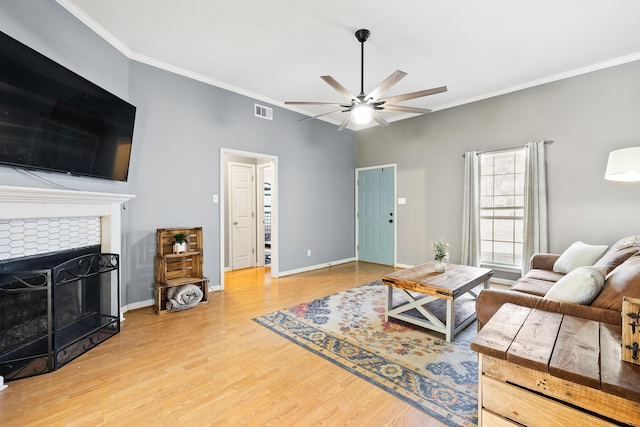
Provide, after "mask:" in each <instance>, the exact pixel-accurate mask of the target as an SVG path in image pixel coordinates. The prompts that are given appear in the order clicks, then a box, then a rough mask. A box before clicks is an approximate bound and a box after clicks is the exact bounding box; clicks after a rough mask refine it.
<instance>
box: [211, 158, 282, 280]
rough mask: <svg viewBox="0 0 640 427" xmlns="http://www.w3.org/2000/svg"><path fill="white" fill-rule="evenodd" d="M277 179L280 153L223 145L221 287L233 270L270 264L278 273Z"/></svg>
mask: <svg viewBox="0 0 640 427" xmlns="http://www.w3.org/2000/svg"><path fill="white" fill-rule="evenodd" d="M277 182H278V157H277V156H272V155H268V154H262V153H253V152H247V151H239V150H233V149H226V148H221V150H220V203H221V205H220V233H221V236H220V287H221V289H224V275H225V272H227V271H231V270H238V269H246V268H258V267H265V266H270V274H271V277H274V278H275V277H278V197H277ZM266 184H268V188H269V190H268V192H267V191H265V188H266V187H267V185H266ZM267 256H268V258H267ZM267 260H268V262H267Z"/></svg>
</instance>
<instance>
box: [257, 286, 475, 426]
mask: <svg viewBox="0 0 640 427" xmlns="http://www.w3.org/2000/svg"><path fill="white" fill-rule="evenodd" d="M386 292H387V286H386V285H384V284H383V283H381V282H373V283H369V284H366V285H362V286H359V287H356V288H353V289H349V290H346V291H342V292H338V293H336V294H333V295H329V296H326V297H323V298H319V299H317V300H313V301H310V302H306V303H303V304H299V305H296V306H294V307H289V308H286V309H284V310H279V311H276V312H274V313H270V314H267V315H264V316H260V317H256V318H255V319H254V320H255V321H256V322H258V323H260V324H261V325H263V326H266V327H267V328H269V329H271V330H272V331H274V332H276V333H278V334H280V335H282V336H283V337H285V338H288V339H289V340H291V341H293V342H294V343H296V344H298V345H300V346H302V347H304V348H306V349H308V350H310V351H312V352H314V353H316V354H318V355H320V356H322V357H324V358H325V359H327V360H329V361H331V362H333V363H335V364H336V365H338V366H340V367H341V368H344V369H346V370H348V371H350V372H352V373H354V374H356V375H358V376H360V377H361V378H364V379H365V380H367V381H368V382H370V383H371V384H375V385H376V386H378V387H380V388H382V389H384V390H386V391H387V392H389V393H391V394H393V395H395V396H397V397H398V398H400V399H402V400H404V401H406V402H408V403H410V404H411V405H413V406H415V407H416V408H418V409H420V410H422V411H424V412H426V413H427V414H429V415H430V416H432V417H434V418H437V419H438V420H440V421H442V422H444V423H446V424H448V425H451V426H475V425H477V422H478V413H477V412H478V411H477V410H478V408H477V405H478V403H477V386H478V363H477V354H476V353H474V352H473V351H471V350H470V349H469V341H470V340H471V339H472V338H473V337H474V336H475V333H476V332H475V331H476V327H475V324H471V325H469V326H468V327H467V328H466V329H465V330H464V331H462V332H461V333H460V334H458V335H457V336H456V337H455V339H454V340H453V342H451V343H447V342H446V341H445V339H444V335H441V334H438V333H435V332H433V333H431V332H429V331H427V330H426V329H422V328H419V327H417V326H416V327H413V326H411V325H407V324H404V323H400V322H396V321H393V320H392V321H388V322H385V320H384V307H385V302H386ZM399 302H402V300H401V299H399V300H398V303H399Z"/></svg>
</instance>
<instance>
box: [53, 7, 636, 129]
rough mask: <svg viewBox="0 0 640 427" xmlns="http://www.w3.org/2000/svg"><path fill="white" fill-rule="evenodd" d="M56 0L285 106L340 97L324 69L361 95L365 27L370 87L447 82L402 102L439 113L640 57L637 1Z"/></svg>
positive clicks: (129, 50)
mask: <svg viewBox="0 0 640 427" xmlns="http://www.w3.org/2000/svg"><path fill="white" fill-rule="evenodd" d="M57 1H58V3H60V4H61V5H62V6H63V7H65V8H66V9H68V10H69V11H70V12H71V13H73V14H74V15H75V16H76V17H77V18H79V19H80V20H82V21H83V22H84V23H86V24H87V25H88V26H89V27H91V28H92V29H93V30H94V31H96V32H97V33H98V34H100V35H101V36H102V37H104V38H105V39H106V40H107V41H109V42H110V43H112V44H113V45H114V46H115V47H116V48H118V49H119V50H120V51H122V52H123V53H124V54H125V55H127V56H128V57H130V58H132V59H134V60H137V61H141V62H145V63H148V64H151V65H155V66H159V67H162V68H165V69H168V70H171V71H174V72H177V73H180V74H184V75H186V76H189V77H192V78H195V79H198V80H201V81H205V82H208V83H211V84H214V85H216V86H220V87H223V88H225V89H229V90H232V91H235V92H238V93H241V94H243V95H248V96H251V97H253V98H257V99H258V100H261V101H264V102H269V103H272V104H275V105H278V106H282V107H285V106H284V105H283V102H284V101H323V102H343V101H344V98H342V96H341V95H340V94H338V92H336V91H335V90H334V89H333V88H331V87H330V86H329V85H327V84H326V83H325V82H324V81H322V80H321V79H320V76H321V75H331V76H332V77H333V78H335V79H336V80H337V81H338V82H339V83H341V84H342V85H343V86H344V87H346V88H347V89H348V90H350V91H351V92H354V93H356V94H357V93H358V92H359V91H360V43H359V42H358V41H357V40H356V38H355V36H354V33H355V31H356V30H358V29H359V28H367V29H369V30H370V31H371V37H370V38H369V40H368V41H367V42H366V43H365V46H364V47H365V58H364V60H365V70H364V89H365V92H367V93H368V92H370V91H371V90H372V89H373V88H374V87H375V86H377V85H378V83H380V82H381V81H382V80H384V79H385V78H386V77H387V76H389V75H390V74H391V73H392V72H394V71H395V70H398V69H399V70H402V71H404V72H406V73H408V75H407V76H406V77H405V78H404V79H403V80H402V81H400V82H399V83H398V84H397V85H396V86H394V87H393V88H392V89H391V90H390V91H389V92H388V93H387V94H386V95H387V96H391V95H398V94H402V93H407V92H414V91H418V90H423V89H430V88H432V87H437V86H444V85H446V86H448V88H449V90H448V92H446V93H441V94H437V95H431V96H427V97H424V98H420V99H416V100H412V101H405V102H402V103H398V104H400V105H407V106H413V107H420V108H430V109H433V110H439V109H444V108H448V107H452V106H456V105H461V104H464V103H468V102H472V101H476V100H480V99H484V98H488V97H491V96H495V95H499V94H503V93H508V92H511V91H514V90H518V89H522V88H526V87H531V86H535V85H538V84H543V83H547V82H550V81H555V80H558V79H561V78H566V77H570V76H574V75H578V74H581V73H584V72H588V71H593V70H597V69H601V68H605V67H608V66H612V65H617V64H621V63H625V62H630V61H634V60H640V1H638V0H537V1H533V0H529V1H524V0H483V1H477V0H475V1H473V0H447V1H445V0H396V1H391V0H315V1H314V0H270V1H260V0H233V1H228V0H225V1H219V0H162V1H158V0H109V1H96V0H57ZM285 108H289V109H292V110H294V111H298V112H302V113H305V114H307V115H317V114H322V113H326V112H329V111H333V110H334V109H335V107H323V106H320V107H313V108H311V107H309V108H305V109H304V110H303V109H301V108H299V107H293V108H292V107H291V106H286V107H285ZM345 114H346V113H337V114H334V115H330V116H326V117H323V118H322V119H323V120H326V121H330V122H332V123H336V124H339V123H340V122H341V121H342V119H343V118H344V117H345V116H344V115H345ZM381 114H383V115H384V118H385V119H387V120H388V121H390V122H392V121H396V120H401V119H404V118H408V117H412V116H411V115H406V114H404V113H390V112H383V113H381ZM350 128H351V129H358V128H357V127H354V126H350Z"/></svg>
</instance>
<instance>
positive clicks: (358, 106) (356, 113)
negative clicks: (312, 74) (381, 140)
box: [285, 29, 447, 130]
mask: <svg viewBox="0 0 640 427" xmlns="http://www.w3.org/2000/svg"><path fill="white" fill-rule="evenodd" d="M370 35H371V32H370V31H369V30H366V29H360V30H358V31H356V33H355V36H356V39H357V40H358V41H359V42H360V95H358V96H355V95H353V94H352V93H351V92H349V91H348V90H347V89H345V88H344V87H343V86H342V85H341V84H340V83H338V82H337V81H336V80H335V79H334V78H333V77H331V76H320V78H321V79H322V80H324V81H325V82H327V83H328V84H329V86H331V87H332V88H334V89H335V90H337V91H338V92H339V93H340V94H341V95H342V96H344V97H345V98H347V99H348V100H349V103H347V104H345V103H337V102H304V101H303V102H297V101H287V102H285V104H288V105H335V106H339V107H342V108H341V109H340V110H335V111H330V112H328V113H323V114H318V115H317V116H313V117H308V119H313V118H317V117H321V116H327V115H329V114H335V113H347V112H348V113H350V114H349V115H348V116H347V117H346V118H345V119H344V120H343V121H342V123H341V124H340V127H339V128H338V130H342V129H344V128H345V127H347V125H348V124H349V122H350V121H351V120H353V121H354V122H355V123H357V124H366V123H369V122H370V121H371V120H375V121H376V122H378V124H380V125H382V126H387V125H388V124H389V122H387V121H386V120H385V119H384V118H383V117H382V116H381V115H380V114H378V112H379V111H396V112H402V113H417V114H426V113H430V112H431V110H428V109H426V108H415V107H404V106H401V105H392V104H393V103H395V102H400V101H406V100H409V99H415V98H420V97H423V96H427V95H433V94H436V93H441V92H446V91H447V87H446V86H441V87H436V88H433V89H427V90H421V91H418V92H411V93H405V94H403V95H395V96H390V97H387V98H381V96H382V95H384V94H385V93H386V92H387V91H388V90H389V89H391V87H392V86H393V85H395V84H396V83H398V82H399V81H400V80H401V79H402V78H403V77H404V76H406V75H407V73H405V72H403V71H400V70H397V71H395V72H394V73H393V74H391V75H390V76H389V77H387V78H386V79H385V80H384V81H383V82H382V83H380V84H379V85H378V86H377V87H376V88H375V89H373V90H372V91H371V92H369V94H368V95H365V93H364V42H366V41H367V39H368V38H369V36H370ZM304 120H307V119H304Z"/></svg>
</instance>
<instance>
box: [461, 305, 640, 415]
mask: <svg viewBox="0 0 640 427" xmlns="http://www.w3.org/2000/svg"><path fill="white" fill-rule="evenodd" d="M621 336H622V328H621V326H615V325H610V324H606V323H600V322H596V321H593V320H585V319H581V318H578V317H573V316H568V315H562V314H558V313H551V312H546V311H541V310H536V309H531V308H527V307H521V306H518V305H514V304H505V305H503V306H502V307H501V308H500V310H498V311H497V312H496V314H495V315H494V316H493V317H492V318H491V320H490V321H489V322H488V323H487V324H486V325H485V327H484V328H483V329H482V330H481V331H480V332H478V335H477V336H476V337H475V338H474V339H473V340H472V342H471V349H472V350H474V351H476V352H478V354H479V358H478V360H479V362H478V373H479V382H478V424H479V425H480V426H483V425H485V426H495V425H498V426H516V425H525V426H550V425H562V426H587V425H588V426H609V425H621V424H622V425H636V426H637V425H640V403H639V402H640V365H635V364H632V363H628V362H623V361H622V359H621V351H622V350H621V344H620V343H621ZM517 423H518V424H517Z"/></svg>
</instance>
